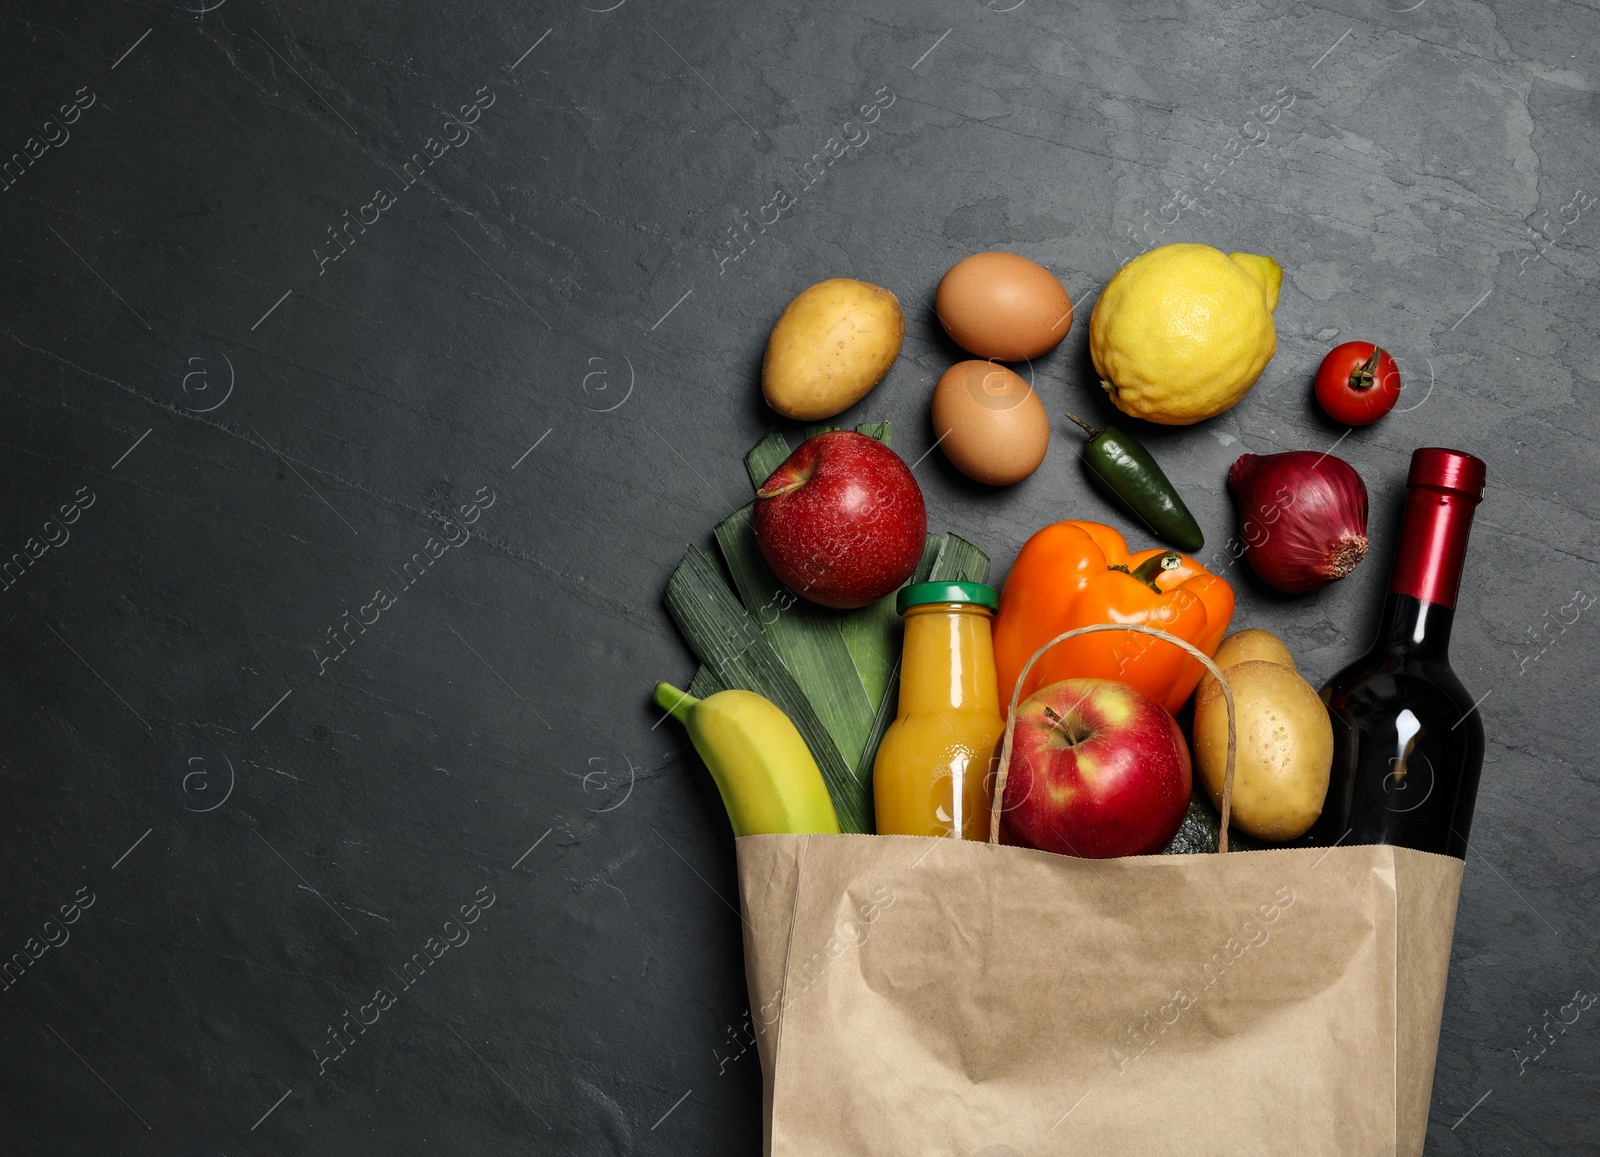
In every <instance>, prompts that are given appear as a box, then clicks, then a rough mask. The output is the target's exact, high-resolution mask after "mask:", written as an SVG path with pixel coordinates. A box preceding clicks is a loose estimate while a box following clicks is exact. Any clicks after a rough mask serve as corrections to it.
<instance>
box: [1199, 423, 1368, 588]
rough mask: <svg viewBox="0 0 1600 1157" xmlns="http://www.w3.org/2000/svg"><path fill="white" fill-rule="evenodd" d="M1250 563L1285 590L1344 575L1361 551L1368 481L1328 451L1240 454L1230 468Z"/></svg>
mask: <svg viewBox="0 0 1600 1157" xmlns="http://www.w3.org/2000/svg"><path fill="white" fill-rule="evenodd" d="M1228 491H1229V493H1230V494H1232V495H1233V499H1234V502H1235V503H1237V504H1238V507H1239V524H1240V534H1241V537H1242V539H1243V541H1244V544H1245V557H1246V558H1248V559H1249V561H1250V569H1252V570H1254V571H1255V572H1256V575H1257V576H1258V577H1259V578H1260V579H1261V581H1262V582H1264V583H1266V584H1267V585H1268V586H1270V587H1272V588H1273V589H1274V590H1279V591H1283V592H1284V593H1286V594H1297V595H1298V594H1308V593H1309V592H1311V591H1315V590H1320V589H1322V588H1323V587H1325V586H1327V585H1328V584H1329V583H1331V582H1334V581H1335V580H1337V579H1342V578H1344V577H1345V576H1346V575H1348V574H1349V573H1350V572H1351V571H1353V570H1355V569H1356V567H1357V566H1358V565H1359V564H1360V563H1361V560H1362V559H1364V558H1365V557H1366V556H1367V486H1366V483H1364V482H1362V481H1361V475H1359V474H1357V473H1356V470H1355V467H1353V466H1351V465H1350V463H1348V462H1346V461H1345V460H1344V459H1342V458H1335V457H1334V456H1333V455H1332V454H1317V453H1314V452H1312V451H1310V450H1290V451H1288V452H1286V453H1283V454H1265V455H1263V454H1245V455H1242V456H1241V457H1240V458H1239V460H1238V461H1237V462H1235V463H1234V464H1233V468H1232V469H1231V470H1229V471H1228Z"/></svg>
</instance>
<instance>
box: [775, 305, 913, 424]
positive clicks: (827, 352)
mask: <svg viewBox="0 0 1600 1157" xmlns="http://www.w3.org/2000/svg"><path fill="white" fill-rule="evenodd" d="M905 336H906V319H905V314H904V313H902V312H901V310H900V301H899V299H898V298H897V297H895V295H894V294H892V293H890V292H889V291H888V290H887V289H884V288H883V287H882V286H881V285H872V284H870V283H868V282H865V281H855V280H853V279H851V278H848V277H833V278H829V279H828V280H827V281H819V282H817V284H815V285H813V286H811V287H810V288H809V289H807V290H805V291H804V292H802V293H801V294H800V295H799V296H798V297H796V298H795V299H794V300H793V301H791V302H790V303H789V305H788V307H787V308H786V309H785V310H784V311H783V314H782V316H780V317H779V318H778V321H777V324H775V325H774V326H773V327H772V335H771V336H770V337H769V338H768V339H767V352H766V356H765V357H764V358H763V359H762V363H761V393H762V395H763V396H764V397H765V398H766V400H767V405H769V406H771V407H772V408H773V409H774V410H776V411H777V412H778V413H780V414H782V415H783V416H784V417H786V418H794V419H796V420H798V421H802V422H815V421H817V420H818V419H821V418H831V417H833V416H834V415H835V414H838V413H842V412H843V411H845V410H848V409H849V408H850V407H851V406H853V405H855V404H856V403H857V402H859V401H860V400H861V399H862V398H864V397H866V396H867V394H868V393H869V392H871V390H872V387H873V386H875V385H877V384H878V382H880V381H881V380H882V379H883V375H884V374H886V373H888V372H889V367H890V366H891V365H892V364H893V363H894V359H895V358H896V357H898V356H899V354H900V345H901V343H902V342H903V341H904V340H905Z"/></svg>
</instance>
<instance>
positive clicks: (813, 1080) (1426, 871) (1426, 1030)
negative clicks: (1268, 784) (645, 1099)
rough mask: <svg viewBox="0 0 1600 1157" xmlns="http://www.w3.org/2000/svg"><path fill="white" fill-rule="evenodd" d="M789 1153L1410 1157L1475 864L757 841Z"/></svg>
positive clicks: (1316, 855) (759, 997)
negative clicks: (1466, 875) (1107, 855)
mask: <svg viewBox="0 0 1600 1157" xmlns="http://www.w3.org/2000/svg"><path fill="white" fill-rule="evenodd" d="M737 846H738V856H739V885H740V897H741V902H742V908H743V912H744V918H745V959H746V970H747V973H748V978H749V985H750V1002H751V1009H752V1014H751V1015H752V1023H753V1024H755V1025H756V1027H757V1029H758V1030H759V1031H758V1036H757V1041H758V1048H759V1052H760V1057H761V1067H762V1073H763V1078H764V1085H765V1091H764V1102H765V1104H764V1109H765V1129H766V1148H765V1152H766V1153H767V1154H769V1155H772V1157H789V1155H801V1154H803V1155H805V1157H815V1155H822V1154H826V1155H829V1157H869V1155H871V1157H879V1155H882V1157H889V1155H893V1157H909V1155H912V1154H918V1155H920V1154H929V1155H932V1154H955V1155H958V1157H1019V1155H1020V1157H1040V1155H1043V1154H1088V1155H1094V1157H1100V1155H1113V1154H1140V1155H1147V1154H1162V1155H1166V1154H1183V1155H1186V1157H1188V1155H1192V1157H1202V1155H1208V1154H1218V1155H1219V1157H1220V1155H1223V1154H1228V1155H1235V1154H1240V1153H1245V1154H1252V1155H1257V1154H1259V1155H1263V1157H1266V1155H1271V1157H1281V1155H1283V1154H1295V1155H1296V1157H1321V1155H1324V1154H1326V1155H1330V1157H1331V1155H1334V1154H1339V1155H1341V1157H1344V1155H1348V1157H1379V1155H1380V1154H1381V1155H1382V1157H1396V1155H1400V1154H1404V1155H1407V1157H1411V1155H1415V1154H1420V1153H1421V1150H1422V1142H1423V1137H1424V1134H1425V1132H1426V1129H1427V1120H1428V1105H1429V1099H1430V1093H1431V1089H1432V1085H1433V1067H1434V1056H1435V1050H1436V1048H1437V1044H1438V1034H1439V1019H1440V1013H1441V1009H1442V1007H1443V1002H1444V990H1445V976H1446V973H1447V971H1448V965H1449V957H1450V941H1451V935H1452V932H1453V929H1454V924H1455V911H1456V897H1457V892H1458V889H1459V887H1460V882H1461V870H1462V863H1461V861H1460V860H1456V859H1453V858H1450V857H1445V856H1436V855H1430V854H1428V853H1424V852H1416V851H1412V850H1410V849H1407V848H1394V847H1387V846H1376V847H1336V848H1332V849H1327V850H1321V849H1294V850H1274V851H1262V852H1242V853H1232V854H1227V855H1218V854H1213V855H1174V856H1139V857H1131V858H1127V859H1120V860H1079V859H1074V858H1071V857H1066V856H1058V855H1054V854H1051V853H1048V852H1036V851H1030V850H1027V849H1023V848H1014V847H1003V846H998V845H992V844H983V843H976V842H966V841H960V840H951V839H931V838H916V837H908V836H856V835H817V836H790V835H763V836H746V837H744V838H742V839H740V840H739V841H738V842H737Z"/></svg>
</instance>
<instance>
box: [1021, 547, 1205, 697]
mask: <svg viewBox="0 0 1600 1157" xmlns="http://www.w3.org/2000/svg"><path fill="white" fill-rule="evenodd" d="M1232 618H1233V588H1232V587H1230V586H1229V585H1228V584H1227V582H1226V581H1224V580H1223V579H1222V578H1220V577H1218V576H1217V575H1214V574H1212V573H1210V572H1209V571H1207V570H1206V568H1205V567H1203V566H1201V565H1200V564H1199V563H1198V562H1196V561H1195V560H1194V559H1192V558H1190V557H1189V556H1188V555H1186V554H1181V553H1179V552H1178V551H1175V550H1160V549H1156V550H1141V551H1138V552H1137V553H1134V554H1129V553H1128V544H1127V542H1125V541H1124V540H1123V537H1122V535H1120V534H1118V533H1117V532H1116V531H1115V530H1113V529H1111V527H1109V526H1102V525H1101V524H1100V523H1098V522H1057V523H1054V524H1053V525H1050V526H1047V527H1045V528H1044V529H1043V530H1041V531H1039V532H1038V533H1037V534H1035V535H1034V536H1033V537H1032V538H1030V539H1028V541H1027V542H1026V543H1024V544H1023V547H1022V552H1021V553H1020V554H1018V555H1017V561H1016V562H1015V563H1014V564H1013V565H1012V567H1011V573H1010V574H1009V575H1007V576H1006V583H1005V588H1004V589H1003V590H1002V591H1001V594H1000V613H999V614H998V615H997V616H996V617H995V624H994V655H995V665H996V668H997V670H998V672H999V681H1000V702H1001V703H1002V704H1006V703H1009V702H1010V701H1011V693H1012V691H1013V690H1014V689H1015V687H1016V682H1017V677H1018V676H1019V675H1020V674H1021V673H1022V668H1023V667H1024V666H1025V665H1026V664H1027V662H1028V660H1029V658H1031V657H1032V655H1033V653H1034V652H1035V651H1036V650H1038V649H1039V648H1040V647H1042V646H1043V645H1044V644H1045V643H1047V642H1049V641H1050V640H1051V639H1053V638H1055V637H1056V636H1057V635H1059V634H1062V633H1064V632H1066V631H1070V630H1072V629H1073V628H1075V627H1087V626H1089V625H1090V624H1092V623H1143V624H1146V625H1148V626H1152V627H1158V628H1160V629H1161V630H1163V631H1167V632H1168V633H1170V634H1173V635H1176V636H1178V637H1179V638H1180V639H1183V640H1184V641H1185V642H1188V643H1192V644H1194V645H1195V646H1196V647H1198V648H1200V650H1202V651H1204V652H1205V653H1206V654H1207V655H1210V654H1212V653H1214V652H1215V651H1216V649H1217V647H1218V645H1219V644H1221V642H1222V636H1223V635H1224V634H1226V633H1227V630H1228V623H1229V621H1230V620H1231V619H1232ZM1204 674H1205V668H1204V667H1203V666H1202V665H1201V664H1200V663H1199V662H1198V661H1197V660H1195V659H1194V658H1192V657H1190V656H1189V655H1188V654H1186V653H1185V652H1183V651H1181V650H1179V649H1178V648H1177V647H1174V646H1172V645H1171V644H1170V643H1165V642H1163V641H1161V640H1160V639H1156V638H1153V637H1151V636H1149V635H1141V634H1138V633H1135V632H1132V631H1130V632H1128V633H1126V634H1122V633H1120V632H1117V631H1103V632H1100V633H1098V634H1093V635H1084V636H1081V637H1079V638H1076V639H1069V640H1068V641H1067V642H1065V643H1060V644H1058V645H1056V646H1055V647H1052V648H1051V649H1050V650H1049V651H1047V652H1045V654H1044V657H1043V658H1041V659H1040V660H1039V662H1038V663H1036V664H1035V665H1034V668H1033V671H1032V672H1031V673H1030V674H1029V675H1028V682H1027V684H1026V686H1024V687H1023V689H1022V698H1026V697H1027V696H1029V695H1031V694H1033V693H1034V692H1035V691H1037V690H1038V689H1039V688H1040V687H1047V686H1049V685H1050V684H1051V683H1055V682H1058V681H1060V680H1062V679H1111V680H1114V681H1115V682H1118V683H1126V684H1128V685H1129V686H1131V687H1134V688H1136V689H1137V690H1139V691H1142V692H1143V693H1144V694H1146V695H1148V696H1149V697H1150V698H1152V699H1154V700H1155V701H1156V702H1157V703H1160V704H1161V705H1162V706H1163V707H1165V708H1166V709H1167V711H1168V712H1171V713H1176V712H1177V711H1178V709H1179V708H1181V707H1182V706H1183V704H1184V701H1185V700H1187V699H1188V698H1189V696H1190V694H1192V693H1193V691H1194V689H1195V685H1196V684H1197V683H1199V682H1200V677H1201V676H1202V675H1204Z"/></svg>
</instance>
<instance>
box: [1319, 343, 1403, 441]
mask: <svg viewBox="0 0 1600 1157" xmlns="http://www.w3.org/2000/svg"><path fill="white" fill-rule="evenodd" d="M1399 398H1400V371H1399V369H1398V368H1396V366H1395V364H1394V359H1393V358H1392V357H1390V356H1389V353H1388V351H1387V350H1384V349H1381V348H1379V347H1378V346H1375V345H1373V344H1372V343H1371V342H1370V341H1347V342H1345V343H1344V344H1343V345H1338V346H1334V347H1333V348H1332V349H1331V350H1329V351H1328V356H1327V357H1325V358H1323V359H1322V365H1320V366H1318V367H1317V402H1318V403H1319V404H1320V405H1321V406H1322V408H1323V410H1324V411H1325V412H1326V413H1327V415H1328V417H1330V418H1332V419H1333V420H1334V421H1335V422H1343V423H1344V424H1345V425H1347V426H1365V425H1368V424H1369V423H1371V422H1376V421H1377V420H1378V419H1379V418H1381V417H1383V416H1384V415H1385V414H1387V413H1388V412H1389V411H1390V410H1392V409H1394V404H1395V402H1396V401H1398V400H1399Z"/></svg>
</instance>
